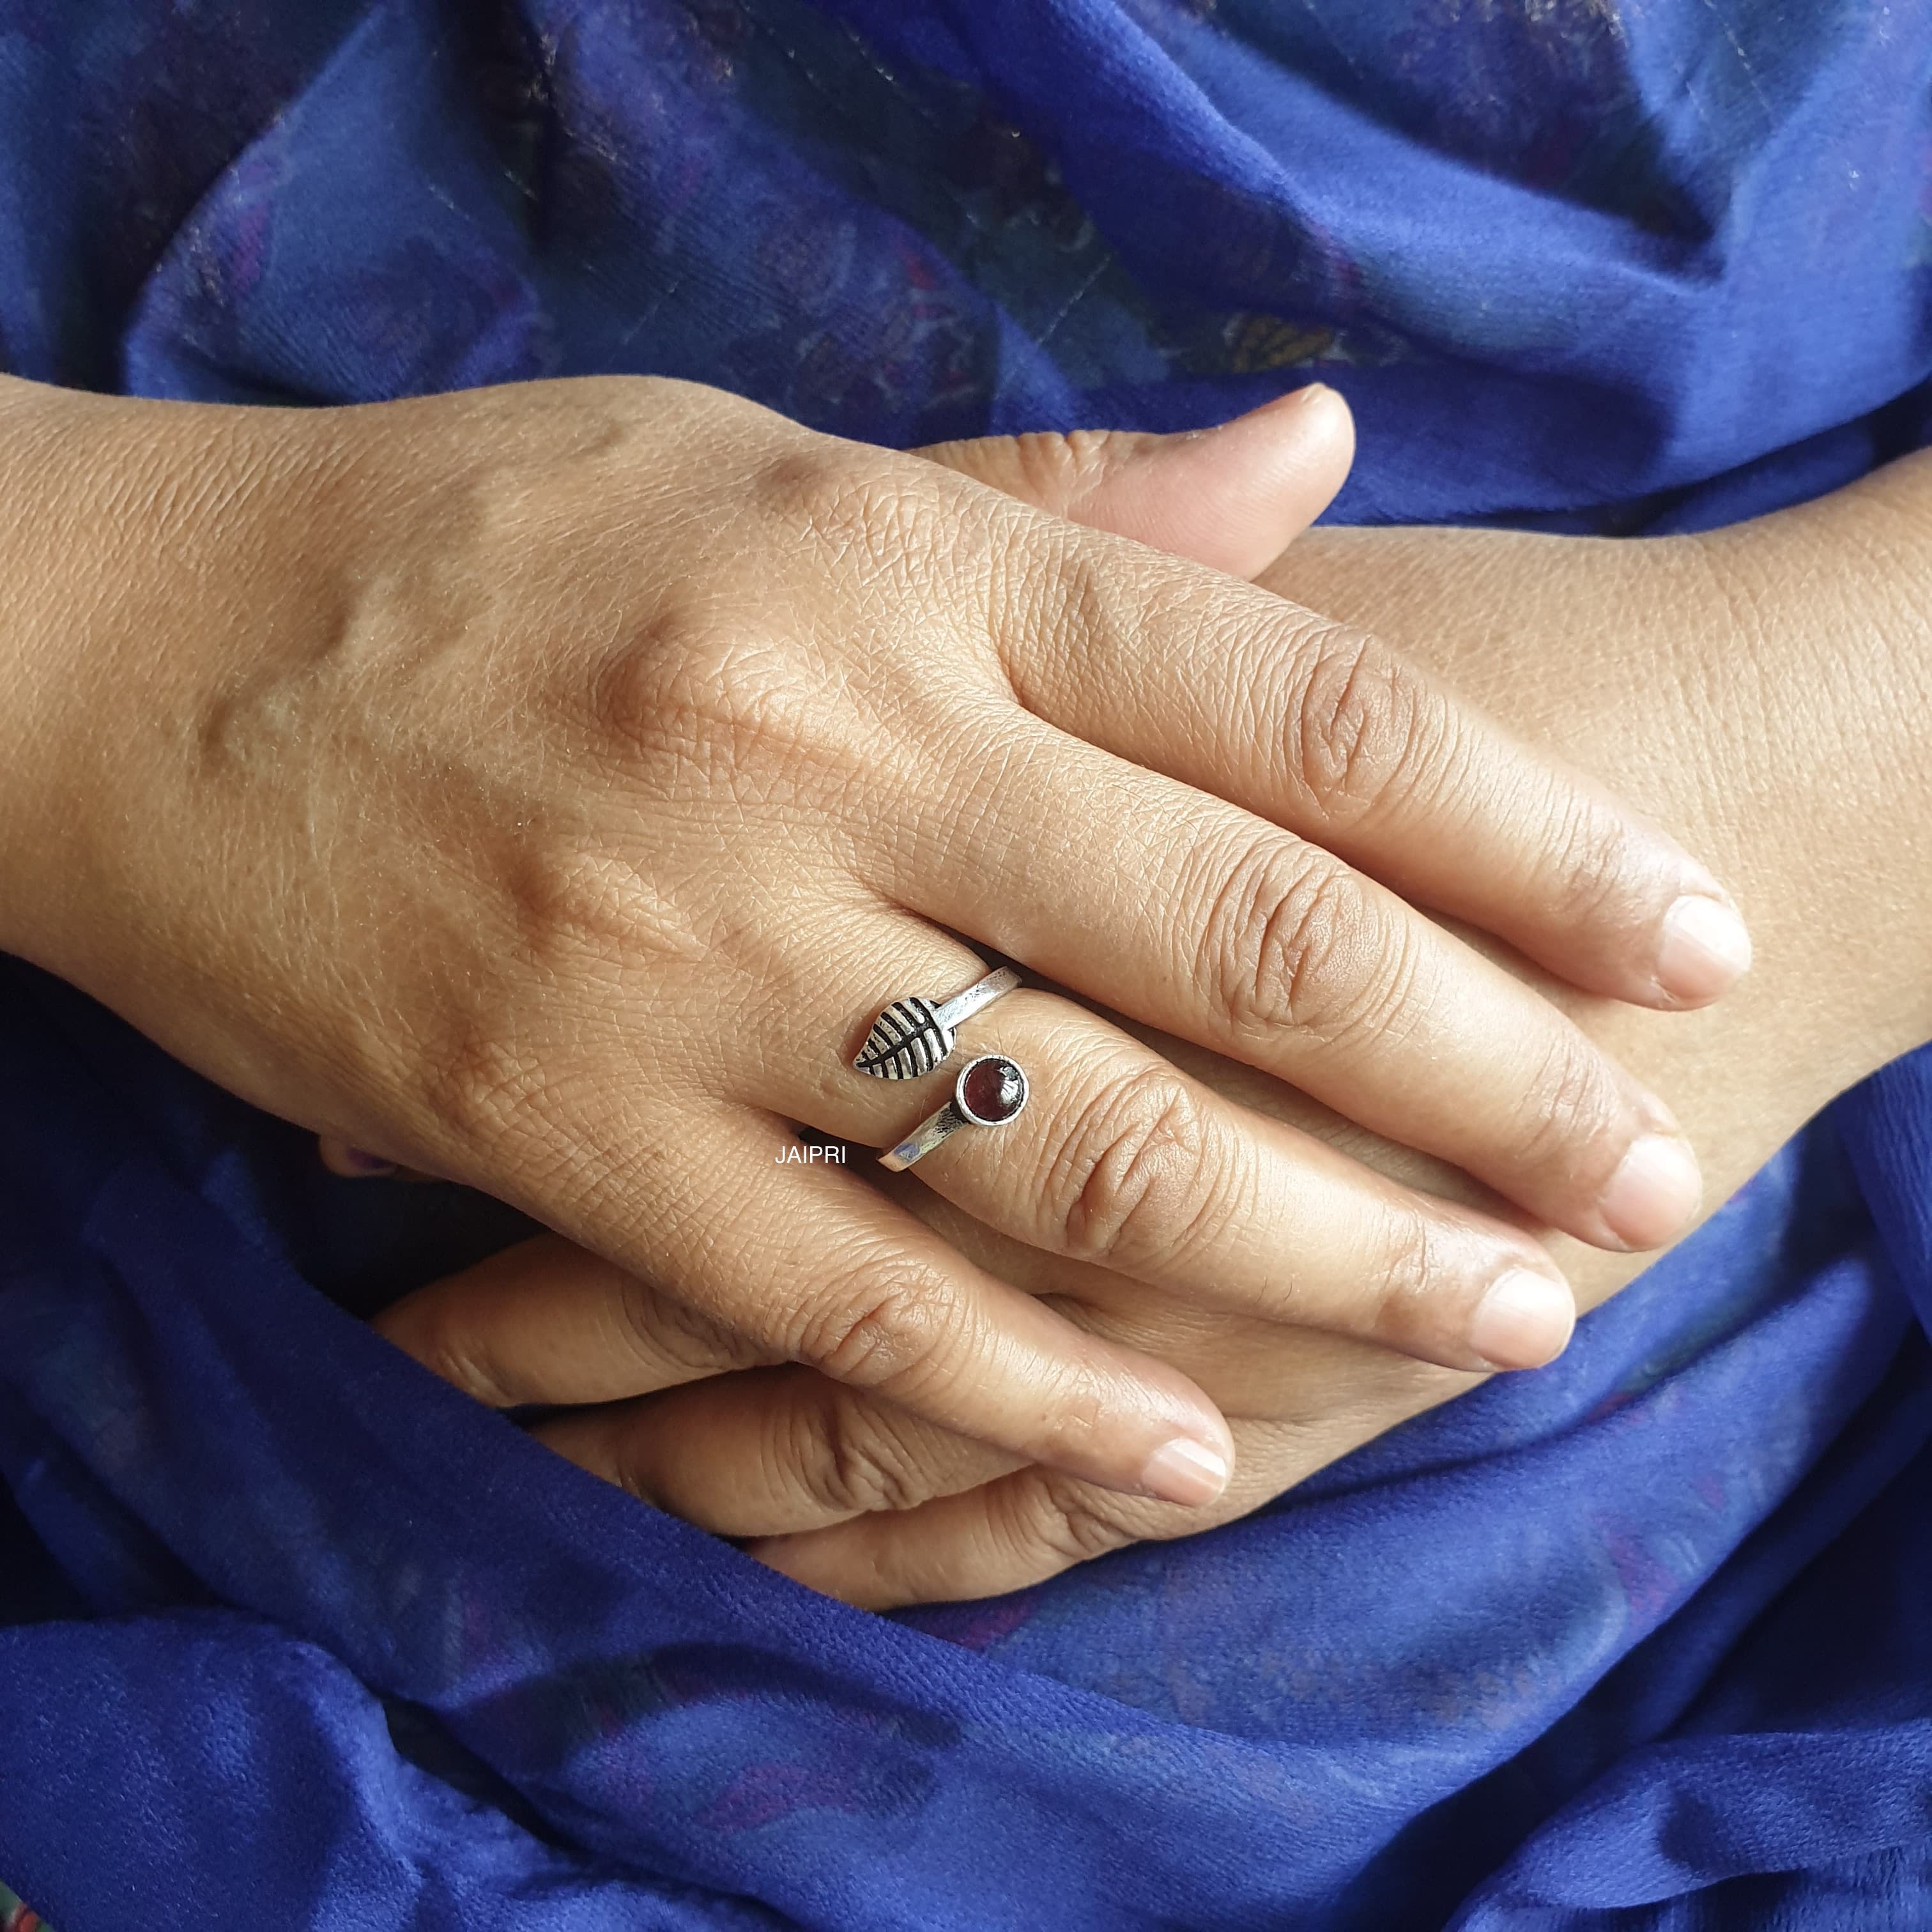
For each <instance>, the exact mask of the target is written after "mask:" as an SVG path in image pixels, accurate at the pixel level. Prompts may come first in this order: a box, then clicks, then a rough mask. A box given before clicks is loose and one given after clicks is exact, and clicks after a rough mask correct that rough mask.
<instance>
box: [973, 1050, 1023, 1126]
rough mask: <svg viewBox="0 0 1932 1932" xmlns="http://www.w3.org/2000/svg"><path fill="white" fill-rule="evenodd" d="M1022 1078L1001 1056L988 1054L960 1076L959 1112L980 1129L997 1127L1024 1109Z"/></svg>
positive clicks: (1003, 1056)
mask: <svg viewBox="0 0 1932 1932" xmlns="http://www.w3.org/2000/svg"><path fill="white" fill-rule="evenodd" d="M1026 1091H1027V1090H1026V1076H1025V1074H1024V1073H1022V1072H1021V1071H1020V1070H1019V1068H1018V1067H1016V1066H1015V1065H1014V1064H1013V1062H1012V1061H1010V1060H1009V1059H1007V1058H1006V1057H1005V1055H1003V1054H998V1053H989V1054H988V1055H986V1057H985V1058H983V1059H981V1060H976V1061H974V1063H973V1064H972V1065H971V1067H968V1068H967V1069H966V1070H965V1073H962V1074H961V1075H960V1076H959V1105H960V1109H961V1111H962V1112H964V1113H965V1114H967V1115H969V1116H970V1117H971V1118H972V1119H974V1120H976V1121H978V1122H979V1123H980V1125H981V1126H983V1127H998V1125H999V1124H1001V1121H1010V1120H1011V1119H1012V1118H1013V1116H1014V1115H1016V1114H1017V1113H1018V1112H1019V1110H1020V1109H1021V1108H1022V1107H1023V1106H1025V1105H1026Z"/></svg>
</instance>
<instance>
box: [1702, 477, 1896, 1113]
mask: <svg viewBox="0 0 1932 1932" xmlns="http://www.w3.org/2000/svg"><path fill="white" fill-rule="evenodd" d="M1928 537H1932V456H1921V457H1918V458H1907V459H1906V460H1904V461H1903V462H1900V463H1894V464H1891V465H1890V466H1888V467H1887V468H1885V469H1882V470H1879V471H1877V472H1874V473H1873V475H1871V476H1870V477H1868V478H1865V479H1864V481H1861V483H1859V484H1855V485H1853V486H1852V487H1850V488H1849V489H1846V490H1840V491H1838V492H1836V493H1834V494H1833V495H1832V496H1829V497H1826V498H1823V499H1820V500H1819V501H1817V502H1814V503H1809V504H1805V505H1801V506H1799V508H1796V509H1793V510H1790V511H1782V512H1780V513H1778V514H1775V515H1773V516H1770V517H1763V518H1761V519H1760V520H1757V521H1756V522H1754V523H1748V524H1742V525H1739V526H1736V528H1734V529H1729V530H1725V531H1720V532H1713V533H1712V534H1711V535H1709V536H1708V537H1706V538H1701V539H1700V540H1699V542H1700V546H1701V547H1702V550H1703V555H1704V558H1705V560H1706V564H1707V566H1708V567H1709V568H1710V569H1711V570H1712V572H1713V573H1714V574H1715V577H1716V579H1717V580H1718V583H1719V584H1720V585H1721V588H1722V590H1723V593H1724V599H1725V602H1726V604H1727V608H1728V609H1729V610H1730V611H1731V612H1732V613H1734V615H1733V623H1732V627H1731V635H1730V638H1729V640H1728V644H1727V658H1728V660H1729V661H1728V662H1727V664H1726V665H1725V666H1724V668H1723V670H1722V672H1721V674H1719V682H1720V684H1721V688H1722V691H1723V693H1724V702H1723V706H1722V709H1723V716H1724V723H1725V724H1726V725H1727V727H1728V729H1729V730H1730V732H1731V733H1733V734H1741V735H1742V738H1743V739H1744V740H1745V742H1744V743H1743V744H1742V745H1741V746H1739V747H1737V748H1733V749H1731V750H1730V751H1727V753H1726V754H1725V759H1724V778H1725V784H1724V787H1720V788H1717V789H1718V790H1721V791H1727V792H1728V793H1729V797H1728V799H1725V798H1724V797H1722V796H1719V797H1717V798H1715V799H1714V809H1715V810H1716V811H1718V812H1720V813H1721V814H1724V815H1725V816H1727V817H1730V819H1732V820H1735V821H1738V823H1736V826H1735V828H1734V835H1735V836H1736V838H1737V839H1738V842H1739V847H1740V850H1741V852H1742V853H1745V855H1746V856H1745V862H1746V864H1747V865H1748V867H1749V868H1751V871H1752V872H1753V874H1754V887H1755V889H1757V890H1758V892H1760V896H1761V898H1763V901H1764V903H1765V904H1766V907H1767V916H1769V917H1771V918H1772V919H1775V922H1776V925H1777V929H1778V935H1779V938H1778V943H1779V944H1782V945H1784V946H1787V947H1789V948H1790V950H1791V951H1792V953H1793V956H1794V957H1802V958H1803V959H1804V960H1805V970H1806V971H1808V973H1810V974H1813V975H1814V976H1815V975H1816V974H1818V973H1819V971H1820V969H1821V968H1823V970H1824V971H1826V973H1828V974H1829V979H1830V983H1831V986H1832V998H1833V1001H1834V1003H1835V1005H1836V1006H1837V1007H1838V1022H1839V1024H1838V1028H1837V1032H1838V1037H1839V1038H1840V1040H1841V1041H1842V1042H1843V1045H1844V1047H1845V1049H1846V1052H1847V1053H1848V1054H1849V1055H1851V1056H1852V1058H1851V1059H1850V1060H1849V1061H1848V1064H1847V1066H1846V1070H1845V1072H1846V1079H1847V1080H1848V1081H1849V1079H1856V1078H1858V1077H1861V1076H1862V1075H1863V1074H1864V1073H1866V1072H1869V1071H1870V1070H1871V1069H1873V1067H1878V1066H1880V1065H1882V1064H1884V1063H1885V1061H1888V1060H1890V1059H1892V1058H1896V1057H1897V1055H1899V1054H1900V1053H1903V1052H1909V1050H1910V1049H1912V1048H1913V1047H1915V1046H1918V1045H1919V1044H1921V1043H1923V1042H1924V1040H1927V1039H1928V1038H1932V764H1929V763H1928V761H1927V758H1926V756H1925V745H1926V743H1927V737H1928V734H1929V733H1932V568H1928V567H1927V563H1926V562H1925V557H1926V555H1927V550H1928V549H1932V544H1928V542H1927V538H1928ZM1707 675H1709V673H1707ZM1707 688H1709V687H1707Z"/></svg>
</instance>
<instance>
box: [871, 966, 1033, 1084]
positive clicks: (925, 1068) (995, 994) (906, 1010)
mask: <svg viewBox="0 0 1932 1932" xmlns="http://www.w3.org/2000/svg"><path fill="white" fill-rule="evenodd" d="M1019 983H1020V976H1019V974H1017V973H1016V972H1015V971H1013V968H1011V967H1010V966H1002V967H1001V968H1000V970H999V971H998V972H997V973H989V974H987V975H986V977H985V978H984V979H983V980H978V981H977V982H976V983H974V984H973V985H972V986H968V988H967V989H966V990H965V992H963V993H956V994H955V995H953V998H951V999H950V1000H946V1001H938V1000H929V999H927V998H926V997H925V996H924V995H922V994H919V993H910V994H908V995H907V996H906V998H904V999H902V1000H895V1001H893V1002H892V1004H891V1005H890V1006H889V1007H886V1010H885V1011H884V1012H883V1013H881V1014H880V1016H879V1017H878V1018H877V1019H875V1020H874V1022H872V1030H871V1032H870V1033H868V1034H866V1036H865V1045H864V1046H862V1047H861V1048H860V1049H859V1053H858V1056H857V1058H856V1059H854V1060H853V1062H852V1065H853V1068H854V1069H855V1070H856V1071H857V1072H859V1073H869V1074H871V1076H873V1077H874V1079H879V1080H916V1079H918V1078H919V1076H920V1075H921V1074H923V1073H931V1072H932V1070H933V1069H934V1068H935V1067H937V1066H938V1064H939V1063H940V1062H941V1061H942V1060H944V1058H946V1056H947V1055H948V1054H949V1053H950V1052H952V1051H953V1047H954V1046H955V1045H956V1043H957V1041H958V1039H959V1028H960V1026H961V1024H962V1022H965V1021H967V1020H969V1019H971V1018H972V1017H973V1016H974V1014H975V1013H978V1012H979V1011H980V1010H981V1009H982V1008H983V1007H990V1006H991V1005H992V1004H993V1002H994V1001H995V1000H997V999H998V998H999V997H1000V995H1001V994H1002V993H1010V992H1012V991H1013V989H1014V988H1015V987H1016V986H1018V985H1019Z"/></svg>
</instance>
